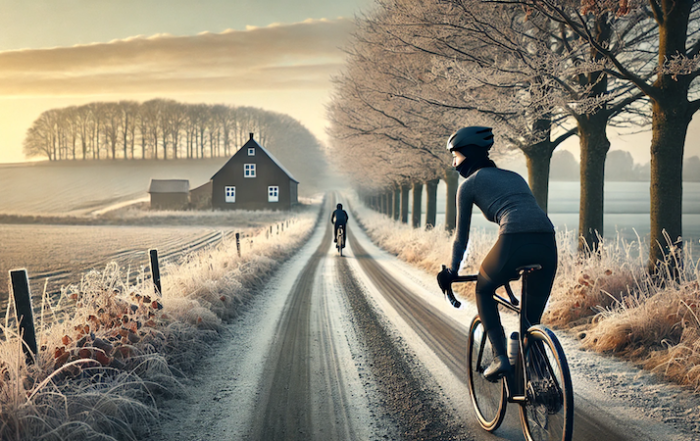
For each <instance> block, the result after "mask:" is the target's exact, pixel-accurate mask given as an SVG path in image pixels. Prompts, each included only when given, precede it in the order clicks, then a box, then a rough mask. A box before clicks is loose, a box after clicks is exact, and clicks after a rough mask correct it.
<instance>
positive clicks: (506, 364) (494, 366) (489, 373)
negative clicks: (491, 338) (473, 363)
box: [484, 355, 511, 383]
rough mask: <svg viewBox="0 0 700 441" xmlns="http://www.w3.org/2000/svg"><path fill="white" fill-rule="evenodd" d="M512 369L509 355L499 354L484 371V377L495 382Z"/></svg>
mask: <svg viewBox="0 0 700 441" xmlns="http://www.w3.org/2000/svg"><path fill="white" fill-rule="evenodd" d="M510 369H511V366H510V361H508V356H506V355H499V356H498V357H496V359H495V360H493V362H492V363H491V364H490V365H489V367H487V368H486V370H485V371H484V378H486V381H490V382H492V383H495V382H496V381H498V380H499V379H500V378H501V377H503V376H504V375H506V374H508V373H509V372H510Z"/></svg>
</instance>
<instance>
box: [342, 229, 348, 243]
mask: <svg viewBox="0 0 700 441" xmlns="http://www.w3.org/2000/svg"><path fill="white" fill-rule="evenodd" d="M346 243H348V225H347V224H343V248H345V244H346Z"/></svg>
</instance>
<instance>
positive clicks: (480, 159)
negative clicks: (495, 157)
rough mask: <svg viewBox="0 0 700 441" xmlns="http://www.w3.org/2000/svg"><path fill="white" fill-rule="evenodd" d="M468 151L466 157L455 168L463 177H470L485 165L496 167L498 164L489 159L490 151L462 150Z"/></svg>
mask: <svg viewBox="0 0 700 441" xmlns="http://www.w3.org/2000/svg"><path fill="white" fill-rule="evenodd" d="M462 153H467V154H466V155H465V156H466V159H465V160H464V161H462V163H461V164H459V165H458V166H457V167H455V170H457V172H458V173H459V174H460V175H461V176H462V177H463V178H465V179H466V178H468V177H469V176H471V175H472V174H474V172H476V171H477V170H479V169H481V168H485V167H495V166H496V164H495V163H494V162H493V161H492V160H490V159H489V155H488V151H483V150H477V151H475V152H473V151H472V152H464V151H463V152H462Z"/></svg>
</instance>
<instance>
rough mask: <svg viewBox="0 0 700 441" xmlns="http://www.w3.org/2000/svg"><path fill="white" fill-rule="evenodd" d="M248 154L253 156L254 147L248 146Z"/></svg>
mask: <svg viewBox="0 0 700 441" xmlns="http://www.w3.org/2000/svg"><path fill="white" fill-rule="evenodd" d="M248 156H255V147H250V148H249V149H248Z"/></svg>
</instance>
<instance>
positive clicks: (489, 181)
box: [451, 167, 554, 273]
mask: <svg viewBox="0 0 700 441" xmlns="http://www.w3.org/2000/svg"><path fill="white" fill-rule="evenodd" d="M474 204H475V205H476V206H477V207H479V208H480V209H481V211H482V212H483V213H484V216H485V217H486V219H488V220H489V221H491V222H495V223H497V224H498V225H499V230H498V234H510V233H553V232H554V226H553V225H552V222H551V221H550V220H549V218H548V217H547V214H545V212H544V211H542V209H541V208H540V207H539V205H537V201H536V200H535V197H534V196H533V195H532V191H530V187H529V186H528V185H527V182H525V180H524V179H523V178H522V177H521V176H520V175H519V174H517V173H514V172H512V171H508V170H503V169H500V168H496V167H487V168H482V169H479V170H477V171H476V172H475V173H474V174H472V175H471V176H469V177H468V178H467V179H466V180H465V181H464V182H462V185H460V186H459V190H458V191H457V230H456V231H455V236H454V243H453V244H452V267H451V270H452V271H453V272H455V273H457V271H458V270H459V264H460V263H461V262H462V259H463V258H464V252H465V251H466V249H467V242H468V241H469V227H470V226H471V221H472V207H473V205H474Z"/></svg>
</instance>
